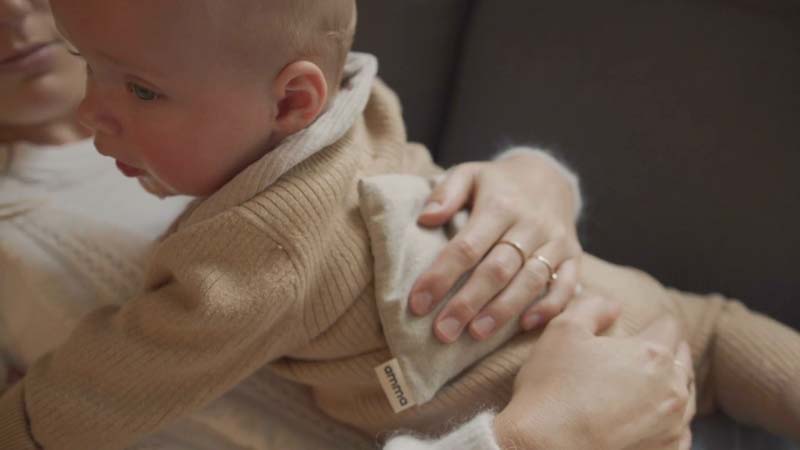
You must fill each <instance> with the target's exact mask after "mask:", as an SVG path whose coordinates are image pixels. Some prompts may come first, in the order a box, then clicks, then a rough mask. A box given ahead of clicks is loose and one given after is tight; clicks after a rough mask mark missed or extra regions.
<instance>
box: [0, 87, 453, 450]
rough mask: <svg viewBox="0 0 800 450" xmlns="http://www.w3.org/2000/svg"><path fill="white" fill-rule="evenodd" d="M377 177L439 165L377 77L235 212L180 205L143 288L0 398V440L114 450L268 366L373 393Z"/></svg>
mask: <svg viewBox="0 0 800 450" xmlns="http://www.w3.org/2000/svg"><path fill="white" fill-rule="evenodd" d="M388 171H393V172H395V171H399V172H406V173H418V174H422V175H433V174H435V173H438V172H439V169H437V168H436V167H435V166H434V165H433V164H432V163H431V161H430V157H429V155H428V154H427V152H426V151H425V149H424V148H422V147H419V146H413V145H409V144H407V143H406V140H405V130H404V127H403V123H402V120H401V115H400V107H399V102H398V101H397V99H396V97H395V96H394V94H393V93H391V91H389V90H388V89H387V88H385V87H384V86H383V85H382V84H380V83H377V84H376V85H375V88H374V89H373V94H372V96H371V97H370V101H369V103H368V104H367V105H366V108H365V110H364V113H363V116H362V117H360V118H359V119H358V121H357V123H356V124H355V125H354V126H353V127H351V129H350V130H349V131H347V133H346V135H345V136H344V137H343V138H342V139H341V140H339V141H338V142H336V143H335V144H333V145H331V146H329V147H328V148H326V149H325V150H323V151H321V152H319V153H317V154H315V155H314V156H312V157H311V158H309V159H307V160H306V161H304V162H302V163H300V164H299V165H297V166H296V167H294V168H293V169H292V170H291V171H290V172H289V173H287V174H286V175H285V176H283V177H282V178H280V179H279V180H278V181H277V182H276V183H275V184H273V185H272V186H270V187H269V188H268V189H266V190H265V191H264V192H261V193H258V192H256V193H255V194H254V196H253V197H252V198H249V199H247V200H245V201H244V202H243V203H241V204H239V205H236V206H232V207H229V208H226V209H224V210H222V211H220V212H218V213H215V214H210V215H208V216H205V217H201V218H198V219H194V218H193V214H189V215H188V217H187V218H186V219H185V220H184V222H182V223H181V224H180V225H179V226H178V227H177V230H176V231H175V232H173V233H172V234H171V235H170V236H168V237H167V238H166V239H165V240H164V241H163V242H161V243H160V245H159V246H158V247H157V248H156V250H155V253H154V257H153V264H152V265H151V267H150V269H149V271H148V275H147V279H148V282H147V286H146V288H147V292H146V293H145V294H144V295H142V296H140V297H138V298H135V299H133V300H131V301H129V302H127V303H126V304H124V305H123V306H108V307H104V308H101V309H98V310H96V311H94V312H92V313H90V314H89V315H88V316H87V317H86V318H85V319H84V320H83V321H82V322H81V323H80V324H79V325H78V327H77V329H76V330H75V331H74V332H73V334H72V335H71V336H70V338H69V339H68V340H67V341H66V342H65V343H64V344H63V345H62V346H61V347H59V348H58V349H56V350H55V351H54V352H52V353H51V354H49V355H48V356H46V357H44V358H42V359H40V360H39V361H38V362H37V363H36V364H34V365H33V366H32V367H31V369H30V370H29V372H28V375H27V376H26V378H25V379H24V380H23V381H22V382H21V384H20V385H19V387H18V388H17V389H15V390H12V391H11V392H9V393H8V394H7V395H5V396H4V397H3V398H2V399H1V400H0V423H12V424H14V425H16V426H15V427H12V429H13V430H16V431H15V432H13V433H12V430H7V432H4V433H3V434H2V435H0V448H25V446H30V445H32V441H30V440H26V441H18V440H17V441H15V440H13V439H14V438H18V437H19V436H22V435H23V433H21V432H18V431H19V429H20V427H22V426H23V425H24V421H20V420H18V419H19V417H25V415H27V418H28V420H29V423H30V434H31V435H32V437H33V438H35V439H36V441H37V442H38V443H39V444H41V445H42V446H43V447H45V448H47V449H48V450H50V449H53V450H58V449H68V450H73V449H84V448H86V449H88V448H91V449H117V448H124V447H126V446H128V445H130V444H132V443H133V442H134V441H136V440H138V439H140V438H141V437H142V436H144V435H146V434H148V433H151V432H153V431H155V430H157V429H158V428H160V427H161V426H163V425H164V424H167V423H169V422H172V421H174V420H175V419H177V418H179V417H182V416H185V415H187V414H189V413H191V412H193V411H195V410H197V409H199V408H200V407H202V406H204V405H205V404H207V403H208V402H210V401H212V400H214V399H216V398H218V397H220V396H222V395H223V394H224V393H225V392H227V391H228V390H230V389H231V388H232V387H234V386H235V385H237V384H239V383H240V382H241V381H242V380H243V379H245V378H246V377H248V376H250V375H252V374H254V373H255V372H256V371H257V370H258V369H259V368H261V367H263V366H264V365H265V364H267V363H269V362H274V363H275V364H274V366H275V370H277V371H278V372H281V373H282V374H284V375H285V377H288V378H290V379H294V380H297V381H302V382H305V383H306V384H310V385H312V386H320V387H322V388H321V389H320V390H319V391H318V392H317V394H318V396H317V399H318V400H319V402H320V403H321V404H325V403H326V399H331V398H335V397H334V396H331V395H328V394H329V393H332V394H334V395H338V393H340V392H347V391H349V392H351V393H352V394H353V396H354V397H355V396H358V395H359V392H372V391H374V387H375V386H376V385H377V383H376V381H375V379H374V376H373V372H372V367H373V366H374V365H375V364H377V362H379V361H381V360H384V359H385V358H386V357H387V356H388V352H387V351H386V346H385V342H384V340H383V337H382V334H381V332H380V326H379V324H378V321H377V320H373V319H374V317H375V305H374V300H373V299H372V294H371V280H372V272H371V264H370V263H369V261H370V259H371V256H370V250H369V242H368V239H367V236H366V231H365V229H364V225H363V222H362V221H361V219H360V216H359V214H358V195H357V192H356V188H357V184H356V181H357V180H358V179H359V178H361V177H363V176H369V175H373V174H378V173H385V172H388ZM242 189H246V187H243V188H242ZM198 210H199V209H195V210H194V211H198ZM315 380H323V381H322V382H318V381H315ZM23 393H24V403H23V402H22V401H21V398H23V397H22V396H23ZM376 400H377V401H379V402H381V403H382V402H384V401H385V400H383V399H381V398H379V397H378V398H377V399H376ZM334 403H335V402H334ZM22 404H24V406H25V408H24V411H22V410H21V409H20V405H22ZM328 404H329V405H330V403H328ZM373 409H374V408H373ZM365 410H366V409H365ZM21 414H25V415H22V416H20V415H21ZM23 429H24V428H23Z"/></svg>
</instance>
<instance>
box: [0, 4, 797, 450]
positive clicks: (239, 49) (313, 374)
mask: <svg viewBox="0 0 800 450" xmlns="http://www.w3.org/2000/svg"><path fill="white" fill-rule="evenodd" d="M52 4H53V11H54V14H55V15H56V17H57V20H58V23H59V26H60V28H61V30H62V32H63V33H64V35H65V37H66V38H67V39H68V40H69V41H70V42H71V43H72V45H74V47H75V49H76V51H79V52H80V54H81V55H83V57H84V58H85V59H86V61H87V63H88V68H89V82H88V86H87V97H86V100H85V101H84V103H83V104H82V106H81V115H82V118H83V120H84V122H85V123H86V124H87V125H89V126H91V128H93V130H94V131H95V133H96V145H97V148H98V149H99V150H100V152H101V153H103V154H107V155H109V156H112V157H114V158H115V159H116V160H117V165H118V167H119V169H120V170H121V171H122V172H123V173H125V174H126V175H128V176H132V177H138V178H140V179H141V180H142V181H143V184H145V185H146V186H148V187H150V188H151V189H153V190H157V191H160V192H173V193H182V194H191V195H195V196H198V197H201V198H202V200H199V201H197V202H196V203H195V204H194V205H193V206H192V207H191V208H190V209H189V210H188V211H187V212H186V213H185V214H184V216H183V217H182V218H181V220H179V221H178V223H177V224H176V225H175V226H174V227H173V229H172V230H170V233H169V234H168V235H167V236H166V237H165V238H164V239H163V241H162V242H161V243H160V244H159V245H158V247H157V248H156V250H155V255H154V258H153V261H152V263H151V266H150V268H149V274H148V281H147V286H146V288H147V290H146V293H145V294H143V295H142V296H140V297H138V298H135V299H132V300H131V301H129V302H128V303H127V304H125V305H124V306H122V307H107V308H103V309H99V310H97V311H95V312H93V313H91V314H90V315H89V316H88V317H87V318H86V319H85V320H84V321H82V322H81V324H80V325H79V326H78V328H77V329H76V331H75V332H74V333H73V334H72V336H71V337H70V338H69V339H68V340H67V342H66V343H65V344H64V345H62V346H61V347H60V348H58V349H57V350H56V351H54V352H53V353H51V354H49V355H48V356H46V357H44V358H42V359H41V360H39V361H38V362H37V363H36V364H34V365H33V366H32V367H31V369H30V370H29V372H28V374H27V376H26V377H25V378H24V379H23V380H22V381H21V382H20V383H18V384H17V385H16V386H15V387H14V388H12V389H11V390H10V391H9V392H8V393H6V395H4V396H3V397H2V399H0V447H2V448H14V449H35V448H46V449H48V450H50V449H53V450H59V449H66V450H75V449H120V448H124V447H126V446H128V445H130V444H131V443H133V442H135V441H137V440H138V439H139V438H141V437H142V436H143V435H145V434H147V433H150V432H152V431H154V430H156V429H157V428H159V427H161V426H162V425H164V424H166V423H168V422H171V421H173V420H175V419H177V418H179V417H181V416H183V415H186V414H188V413H190V412H192V411H195V410H196V409H198V408H200V407H202V406H203V405H205V404H207V403H208V402H209V401H211V400H213V399H215V398H218V397H220V396H221V395H222V394H223V393H225V392H226V391H228V390H229V389H231V388H232V387H233V386H235V385H237V384H239V383H240V382H241V381H242V380H244V379H245V378H247V377H250V376H253V375H254V374H256V372H257V371H259V369H261V368H262V367H264V366H268V368H269V369H270V370H272V371H274V372H276V373H278V374H279V375H281V376H282V377H285V378H288V379H290V380H293V381H296V382H298V383H301V384H304V385H307V386H310V387H311V389H312V390H313V393H314V396H315V400H316V402H317V404H318V405H319V406H320V408H321V409H322V410H323V411H325V412H326V413H328V414H329V415H331V416H333V417H334V418H336V419H338V420H341V421H343V422H346V423H348V424H350V425H352V426H354V427H356V428H358V429H360V430H362V431H364V432H366V433H370V434H374V433H378V432H383V431H390V430H393V429H396V428H399V427H404V428H413V429H417V430H421V431H429V430H435V429H437V428H438V427H441V426H443V424H445V423H446V422H447V421H449V420H450V419H451V418H457V417H460V416H464V415H468V414H471V413H472V412H474V411H475V409H476V408H485V407H492V406H500V405H502V404H503V403H504V402H506V401H507V400H508V397H509V395H510V391H511V386H512V380H513V375H514V373H515V371H516V370H517V368H518V367H519V365H520V363H521V361H522V359H523V358H524V356H525V353H526V352H527V350H528V349H529V347H530V344H531V343H532V342H533V340H535V338H536V337H535V336H534V335H529V334H526V335H519V334H518V333H517V331H518V330H517V329H516V324H511V325H509V327H507V329H505V330H504V331H503V332H502V333H499V334H498V335H497V336H496V337H495V338H494V339H491V340H489V341H487V342H485V343H481V344H474V343H471V342H469V341H468V340H466V339H465V340H462V341H459V342H456V343H455V344H453V346H443V345H441V344H438V343H437V342H436V341H435V339H434V338H433V337H432V335H431V325H430V323H425V322H424V321H416V322H413V323H412V322H411V321H409V320H408V314H407V313H406V311H405V298H406V297H407V294H408V289H409V288H410V286H408V280H410V279H413V277H414V274H418V273H420V272H421V270H422V269H424V268H425V265H426V262H427V261H429V259H430V255H431V254H432V252H435V251H436V249H437V248H439V247H441V245H443V243H444V240H445V239H446V235H445V231H444V230H422V229H419V228H418V227H416V225H415V224H414V220H413V217H414V216H413V212H414V211H415V210H416V209H417V208H419V207H420V206H421V203H422V199H424V198H425V196H426V194H427V189H428V184H427V182H425V181H424V180H425V179H426V177H430V176H434V175H436V174H439V173H440V172H441V171H440V169H439V168H437V167H436V166H435V165H434V164H433V163H432V162H431V160H430V157H429V155H428V153H427V152H426V150H425V149H424V148H422V147H420V146H418V145H413V144H409V143H407V141H406V136H405V132H404V126H403V123H402V119H401V114H400V106H399V103H398V101H397V99H396V98H395V96H394V95H393V94H392V93H391V91H389V90H388V89H387V88H386V87H385V86H384V85H383V84H381V83H380V82H379V81H378V80H377V79H376V78H375V75H376V70H377V64H376V62H375V60H374V59H373V58H372V57H370V56H366V55H350V56H349V57H348V53H349V49H350V44H351V41H352V37H353V34H354V30H355V2H354V0H237V1H235V2H233V1H229V0H202V1H200V0H171V1H169V2H164V1H155V0H139V1H129V0H128V1H126V0H53V1H52ZM583 271H584V276H583V279H582V284H583V285H584V287H585V289H586V290H587V291H591V292H597V293H600V294H602V295H605V296H607V297H609V298H615V299H618V300H620V301H621V302H622V303H623V304H624V307H625V308H626V309H625V317H624V318H623V319H622V320H621V321H620V324H619V325H618V327H617V328H616V329H615V331H614V332H616V333H625V332H632V331H634V330H636V329H639V328H641V327H643V326H644V325H645V324H647V323H648V322H649V321H650V319H652V318H655V317H657V316H659V315H661V314H663V313H664V312H665V311H666V312H671V313H673V314H675V315H676V316H677V317H678V318H679V319H680V320H681V322H682V325H683V327H684V331H685V333H686V335H687V337H688V338H689V339H690V341H691V345H692V350H693V354H694V359H695V363H696V365H697V367H698V383H699V386H700V388H701V389H702V392H703V396H702V400H703V405H702V406H704V407H706V409H708V408H710V407H711V406H712V405H713V404H718V405H721V406H722V407H723V409H725V411H726V412H728V413H729V414H732V415H733V416H734V417H736V418H738V419H741V420H744V421H748V422H752V423H757V424H759V425H762V426H764V427H766V428H768V429H771V430H774V431H778V432H783V433H785V434H790V435H792V436H794V437H800V431H798V430H800V395H799V393H800V387H798V385H797V382H796V380H797V379H798V377H800V336H798V334H797V333H795V332H793V331H792V330H789V329H787V328H785V327H783V326H781V325H779V324H777V323H775V322H772V321H770V320H768V319H765V318H763V317H760V316H757V315H755V314H752V313H750V312H748V311H746V310H745V309H744V308H742V307H741V306H739V305H738V304H736V303H730V302H726V301H723V300H722V299H719V298H709V299H701V298H698V297H696V296H691V295H688V294H681V293H678V292H673V291H669V290H667V289H665V288H664V287H662V286H661V285H659V284H658V283H656V282H655V281H653V280H652V279H650V278H649V277H647V276H646V275H644V274H641V273H639V272H636V271H633V270H630V269H624V268H619V267H615V266H612V265H610V264H607V263H604V262H602V261H599V260H597V259H594V258H591V257H586V260H585V262H584V268H583ZM431 362H435V364H432V363H431ZM669 367H670V369H671V370H680V368H679V367H673V366H672V365H671V363H670V366H669ZM376 368H377V371H376ZM376 372H377V373H376ZM255 376H258V375H257V374H256V375H255ZM382 385H384V386H385V388H382ZM678 388H680V389H686V388H685V387H683V386H681V387H678Z"/></svg>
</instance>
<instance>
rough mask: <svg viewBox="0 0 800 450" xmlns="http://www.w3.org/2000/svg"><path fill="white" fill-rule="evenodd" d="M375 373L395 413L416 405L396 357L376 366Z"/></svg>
mask: <svg viewBox="0 0 800 450" xmlns="http://www.w3.org/2000/svg"><path fill="white" fill-rule="evenodd" d="M375 373H376V374H377V375H378V381H380V383H381V387H382V388H383V393H384V394H386V398H387V399H388V400H389V403H390V404H391V405H392V409H393V410H394V412H395V414H397V413H400V412H403V411H405V410H407V409H408V408H411V407H413V406H416V405H417V402H415V401H414V397H413V395H412V394H411V390H410V389H409V387H408V383H406V378H405V376H403V371H402V370H401V369H400V362H399V361H397V358H395V359H393V360H391V361H389V362H386V363H384V364H381V365H380V366H378V367H376V368H375Z"/></svg>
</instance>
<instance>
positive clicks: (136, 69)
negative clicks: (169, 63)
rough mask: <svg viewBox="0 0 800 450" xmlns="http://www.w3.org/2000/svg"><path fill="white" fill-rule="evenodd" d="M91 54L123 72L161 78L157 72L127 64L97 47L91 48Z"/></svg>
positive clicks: (156, 78) (155, 78)
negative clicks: (95, 48)
mask: <svg viewBox="0 0 800 450" xmlns="http://www.w3.org/2000/svg"><path fill="white" fill-rule="evenodd" d="M92 55H93V56H97V57H99V58H101V59H103V60H105V61H106V62H107V63H109V64H111V65H112V66H115V67H116V68H118V69H120V70H121V71H123V72H130V73H138V74H141V75H142V77H144V78H152V79H154V80H161V79H163V77H162V76H159V74H158V73H156V72H154V71H151V70H147V69H145V68H141V67H136V66H134V65H131V64H128V63H126V62H124V61H121V60H119V59H117V58H116V57H114V56H112V55H110V54H108V53H106V52H104V51H102V50H99V49H97V50H93V51H92Z"/></svg>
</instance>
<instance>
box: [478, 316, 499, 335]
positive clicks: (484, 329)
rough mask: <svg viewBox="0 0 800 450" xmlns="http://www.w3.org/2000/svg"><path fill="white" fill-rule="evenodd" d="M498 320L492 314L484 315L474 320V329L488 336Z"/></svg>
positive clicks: (479, 333)
mask: <svg viewBox="0 0 800 450" xmlns="http://www.w3.org/2000/svg"><path fill="white" fill-rule="evenodd" d="M496 326H497V322H496V321H495V320H494V317H492V316H483V317H481V318H480V319H478V320H476V321H474V322H472V331H474V332H475V333H476V334H477V335H478V336H480V337H483V338H485V337H488V336H489V335H490V334H492V331H494V328H495V327H496Z"/></svg>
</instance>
